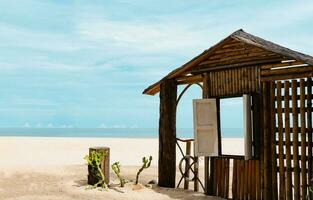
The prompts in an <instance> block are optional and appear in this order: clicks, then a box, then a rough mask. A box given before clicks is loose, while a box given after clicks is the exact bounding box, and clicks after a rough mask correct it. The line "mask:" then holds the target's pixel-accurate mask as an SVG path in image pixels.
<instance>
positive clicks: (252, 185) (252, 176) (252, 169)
mask: <svg viewBox="0 0 313 200" xmlns="http://www.w3.org/2000/svg"><path fill="white" fill-rule="evenodd" d="M250 161H251V166H250V173H249V174H250V199H252V200H254V199H256V195H255V187H256V181H255V173H256V172H255V160H250Z"/></svg>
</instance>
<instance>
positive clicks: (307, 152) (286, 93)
mask: <svg viewBox="0 0 313 200" xmlns="http://www.w3.org/2000/svg"><path fill="white" fill-rule="evenodd" d="M311 81H312V80H311V78H307V79H300V80H299V79H297V80H292V81H284V83H282V82H281V81H277V83H276V93H277V95H276V98H275V100H274V102H275V103H276V105H277V109H276V110H275V112H276V115H277V120H278V123H277V124H276V125H277V127H275V132H276V134H277V135H278V138H277V139H278V140H277V141H275V144H276V145H277V147H278V152H277V153H276V156H275V157H276V158H278V160H279V162H278V167H277V170H278V173H279V194H278V195H279V199H306V198H307V196H308V195H309V192H308V190H307V186H308V185H309V183H310V180H311V178H312V109H311V107H312V82H311ZM282 85H284V90H282ZM290 88H291V90H290ZM274 90H275V89H274ZM290 92H291V98H290ZM290 100H291V104H290ZM283 106H284V107H285V108H288V109H283V108H282V107H283ZM290 114H292V120H290ZM283 118H285V119H284V123H283ZM291 121H292V122H291ZM291 133H292V135H291ZM273 171H274V169H273ZM310 198H312V196H311V195H310Z"/></svg>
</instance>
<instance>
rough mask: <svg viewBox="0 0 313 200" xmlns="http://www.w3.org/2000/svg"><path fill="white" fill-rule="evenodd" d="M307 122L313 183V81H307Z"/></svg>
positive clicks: (312, 196) (310, 176) (309, 181)
mask: <svg viewBox="0 0 313 200" xmlns="http://www.w3.org/2000/svg"><path fill="white" fill-rule="evenodd" d="M307 107H308V109H307V122H308V124H307V125H308V169H309V172H308V183H309V184H311V183H312V181H311V180H312V178H313V177H312V173H313V166H312V164H313V160H312V147H313V144H312V143H313V141H312V79H311V78H308V80H307ZM310 199H313V194H312V193H310Z"/></svg>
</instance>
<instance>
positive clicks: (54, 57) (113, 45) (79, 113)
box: [0, 0, 313, 128]
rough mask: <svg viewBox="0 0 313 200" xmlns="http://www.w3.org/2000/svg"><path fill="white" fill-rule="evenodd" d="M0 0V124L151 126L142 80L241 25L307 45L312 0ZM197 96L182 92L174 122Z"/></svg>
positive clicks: (153, 112)
mask: <svg viewBox="0 0 313 200" xmlns="http://www.w3.org/2000/svg"><path fill="white" fill-rule="evenodd" d="M0 3H1V9H0V70H1V73H0V94H1V95H0V127H141V128H144V127H157V126H158V112H159V108H158V106H159V101H158V100H159V98H158V95H156V96H146V95H142V94H141V92H142V91H143V89H144V88H145V87H147V86H148V85H150V84H152V83H154V82H155V81H157V80H159V79H160V78H161V77H163V76H164V75H166V74H167V73H168V72H169V71H170V70H173V69H174V68H176V67H178V66H180V65H182V64H184V63H185V62H186V61H188V60H189V59H191V58H193V57H194V56H196V55H198V54H199V53H201V52H202V51H203V50H204V49H207V48H209V47H210V46H212V45H213V44H215V43H217V42H218V41H219V40H221V39H223V38H224V37H226V36H227V35H229V34H230V33H232V32H233V31H235V30H237V29H240V28H243V29H244V30H245V31H247V32H250V33H252V34H256V35H258V36H260V37H263V38H265V39H268V40H271V41H274V42H277V43H279V44H281V45H284V46H287V47H289V48H292V49H295V50H298V51H302V52H304V53H307V54H311V55H313V39H312V35H313V2H312V1H286V0H285V1H271V2H269V1H264V0H263V1H207V0H198V1H182V0H174V1H163V0H162V1H160V0H158V1H149V0H145V1H139V0H120V1H118V0H115V1H97V0H93V1H70V0H63V1H44V0H42V1H39V0H38V1H34V0H29V1H27V0H20V1H18V3H16V2H14V1H3V0H0ZM200 96H201V91H200V90H199V89H198V88H197V87H194V88H192V89H191V90H190V91H189V92H188V93H187V94H186V96H184V97H183V99H182V102H181V104H180V105H179V107H178V116H177V126H178V127H192V114H191V113H192V108H191V106H192V105H191V99H192V98H199V97H200ZM239 105H240V102H236V101H232V102H229V103H227V105H226V106H227V108H229V109H226V110H228V111H229V114H227V119H228V123H227V126H229V127H237V126H238V121H236V120H232V119H237V118H238V115H240V114H239V113H240V112H239V110H238V108H239ZM230 111H233V112H230ZM239 118H240V117H239Z"/></svg>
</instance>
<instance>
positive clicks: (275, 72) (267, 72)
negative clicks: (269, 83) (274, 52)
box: [261, 66, 313, 76]
mask: <svg viewBox="0 0 313 200" xmlns="http://www.w3.org/2000/svg"><path fill="white" fill-rule="evenodd" d="M312 71H313V66H301V67H292V66H291V67H290V68H282V69H272V70H261V76H272V75H285V74H297V73H303V72H312Z"/></svg>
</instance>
